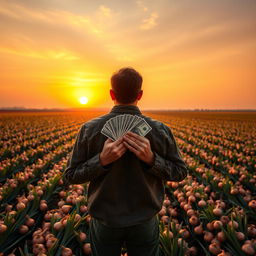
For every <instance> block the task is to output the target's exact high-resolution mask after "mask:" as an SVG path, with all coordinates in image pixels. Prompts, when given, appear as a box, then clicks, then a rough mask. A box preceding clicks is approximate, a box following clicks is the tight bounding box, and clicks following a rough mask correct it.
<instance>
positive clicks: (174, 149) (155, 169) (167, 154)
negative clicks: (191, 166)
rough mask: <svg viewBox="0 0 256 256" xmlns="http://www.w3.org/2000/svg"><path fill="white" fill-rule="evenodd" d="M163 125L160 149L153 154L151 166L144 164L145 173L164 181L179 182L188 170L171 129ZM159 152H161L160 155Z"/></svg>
mask: <svg viewBox="0 0 256 256" xmlns="http://www.w3.org/2000/svg"><path fill="white" fill-rule="evenodd" d="M162 125H163V134H162V136H161V137H162V138H161V142H163V144H161V146H162V148H161V149H160V151H158V152H156V151H155V150H152V151H153V153H154V162H153V164H152V165H151V166H149V165H147V164H145V166H146V167H145V169H146V171H148V172H150V173H151V174H153V175H155V176H157V177H158V178H161V179H162V180H165V181H181V180H183V179H184V178H185V177H186V176H187V175H188V168H187V165H186V164H185V162H184V160H183V158H182V156H181V153H180V149H179V147H178V145H177V142H176V140H175V138H174V136H173V134H172V131H171V129H170V128H169V127H168V126H166V125H164V124H162ZM159 152H163V153H162V154H160V153H159Z"/></svg>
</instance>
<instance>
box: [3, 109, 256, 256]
mask: <svg viewBox="0 0 256 256" xmlns="http://www.w3.org/2000/svg"><path fill="white" fill-rule="evenodd" d="M142 112H143V114H145V115H148V116H150V117H152V118H154V119H157V120H160V121H162V122H163V123H165V124H167V125H168V126H169V127H170V128H171V130H172V132H173V134H174V136H175V138H176V141H177V144H178V146H179V148H180V150H181V153H182V156H183V158H184V160H185V162H186V164H187V166H188V167H189V175H188V176H187V177H186V178H185V179H184V180H183V181H181V182H172V181H168V182H166V184H165V187H166V193H165V200H164V203H163V206H162V209H161V211H160V212H159V214H158V216H159V228H160V244H159V246H160V248H161V253H162V255H207V256H211V255H219V256H224V255H227V256H228V255H232V256H246V255H256V172H255V169H256V157H255V151H256V112H207V111H205V112H200V111H198V112H191V111H177V112H175V111H142ZM105 113H107V112H100V111H83V112H1V113H0V128H1V129H0V136H1V142H0V255H49V256H55V255H77V256H79V255H90V241H89V239H88V225H89V221H90V216H89V215H88V213H87V200H86V193H87V188H88V184H87V183H86V184H79V185H69V186H65V185H64V184H63V181H62V178H61V175H62V172H63V170H64V169H65V167H66V162H67V157H68V154H69V153H70V152H71V150H72V147H73V144H74V141H75V137H76V134H77V132H78V130H79V127H80V126H81V125H82V124H83V123H84V122H86V121H87V120H89V119H91V118H94V117H96V116H99V115H103V114H105ZM125 254H126V253H125V247H124V248H123V255H125Z"/></svg>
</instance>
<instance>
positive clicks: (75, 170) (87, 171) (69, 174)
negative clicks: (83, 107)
mask: <svg viewBox="0 0 256 256" xmlns="http://www.w3.org/2000/svg"><path fill="white" fill-rule="evenodd" d="M87 143H88V142H87V136H86V129H85V125H82V126H81V127H80V129H79V131H78V134H77V136H76V140H75V144H74V146H73V149H72V151H71V154H70V156H69V158H68V160H67V166H66V169H65V170H64V173H63V176H62V178H63V181H64V184H82V183H85V182H88V181H91V180H92V179H95V178H97V177H98V176H100V175H101V174H104V173H106V172H108V171H109V167H110V165H107V166H102V165H101V163H100V159H99V156H100V153H97V154H96V155H94V156H93V157H92V158H90V159H87V147H88V145H87Z"/></svg>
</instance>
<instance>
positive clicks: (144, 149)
mask: <svg viewBox="0 0 256 256" xmlns="http://www.w3.org/2000/svg"><path fill="white" fill-rule="evenodd" d="M123 143H124V145H125V147H127V148H128V149H129V150H130V151H132V152H133V153H134V154H135V155H136V156H137V157H138V158H139V159H140V160H142V161H144V162H145V163H147V164H148V165H152V164H153V163H154V153H153V152H152V150H151V147H150V142H149V140H148V139H147V138H145V137H142V136H140V135H138V134H136V133H133V132H127V133H126V134H125V135H124V140H123Z"/></svg>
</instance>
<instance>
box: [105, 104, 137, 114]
mask: <svg viewBox="0 0 256 256" xmlns="http://www.w3.org/2000/svg"><path fill="white" fill-rule="evenodd" d="M110 113H132V114H142V113H141V111H140V109H139V108H138V107H137V106H135V105H115V106H113V107H112V109H111V111H110Z"/></svg>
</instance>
